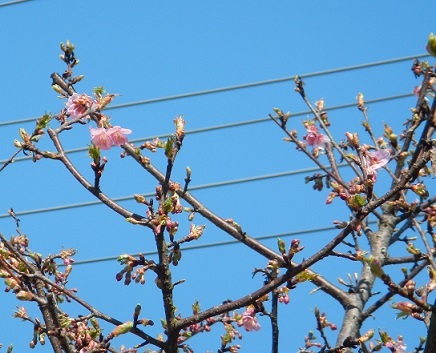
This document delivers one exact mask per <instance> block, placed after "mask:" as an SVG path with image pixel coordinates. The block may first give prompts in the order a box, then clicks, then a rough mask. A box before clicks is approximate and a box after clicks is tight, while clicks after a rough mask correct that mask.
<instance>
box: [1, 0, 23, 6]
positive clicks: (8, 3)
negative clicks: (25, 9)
mask: <svg viewBox="0 0 436 353" xmlns="http://www.w3.org/2000/svg"><path fill="white" fill-rule="evenodd" d="M27 1H30V0H15V1H8V2H3V3H0V7H3V6H8V5H18V4H20V3H22V2H27Z"/></svg>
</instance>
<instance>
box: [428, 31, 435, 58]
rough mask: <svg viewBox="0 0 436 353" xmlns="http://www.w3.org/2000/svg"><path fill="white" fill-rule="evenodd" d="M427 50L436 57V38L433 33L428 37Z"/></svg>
mask: <svg viewBox="0 0 436 353" xmlns="http://www.w3.org/2000/svg"><path fill="white" fill-rule="evenodd" d="M426 49H427V51H428V53H429V54H430V55H433V56H435V57H436V36H435V35H434V34H433V33H430V35H429V36H428V42H427V46H426Z"/></svg>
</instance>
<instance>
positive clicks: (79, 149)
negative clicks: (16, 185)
mask: <svg viewBox="0 0 436 353" xmlns="http://www.w3.org/2000/svg"><path fill="white" fill-rule="evenodd" d="M411 96H413V93H403V94H398V95H394V96H387V97H381V98H374V99H368V100H366V101H365V104H373V103H381V102H386V101H391V100H396V99H403V98H407V97H411ZM355 106H356V102H353V103H345V104H340V105H334V106H331V107H328V108H327V110H328V111H333V110H338V109H345V108H350V107H355ZM310 113H311V112H310V110H304V111H300V112H296V113H292V115H291V118H292V117H297V116H304V115H307V114H310ZM269 120H270V118H269V117H268V118H266V117H263V118H258V119H251V120H245V121H239V122H234V123H228V124H221V125H215V126H210V127H203V128H198V129H192V130H186V132H185V135H192V134H198V133H204V132H210V131H216V130H222V129H229V128H234V127H240V126H245V125H252V124H258V123H263V122H267V121H269ZM170 135H171V134H161V135H153V136H148V137H141V138H137V139H132V140H129V142H131V143H138V142H144V141H150V140H153V139H155V138H165V137H168V136H170ZM87 150H88V147H87V146H86V147H85V146H84V147H77V148H72V149H68V150H65V153H66V154H73V153H77V152H84V151H87ZM27 160H32V156H25V157H16V158H14V162H21V161H27ZM7 161H8V159H2V160H0V164H4V163H6V162H7Z"/></svg>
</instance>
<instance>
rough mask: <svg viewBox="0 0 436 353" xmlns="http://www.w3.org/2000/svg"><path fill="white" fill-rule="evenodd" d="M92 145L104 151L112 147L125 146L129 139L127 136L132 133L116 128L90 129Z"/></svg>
mask: <svg viewBox="0 0 436 353" xmlns="http://www.w3.org/2000/svg"><path fill="white" fill-rule="evenodd" d="M89 131H90V133H91V138H92V143H93V144H94V145H96V146H97V147H98V148H100V149H102V150H108V149H110V148H111V147H112V146H121V145H124V144H125V143H126V142H127V141H128V139H127V137H126V136H125V135H128V134H130V133H132V131H131V130H129V129H124V128H122V127H120V126H114V127H111V128H108V129H105V128H102V127H98V128H90V129H89Z"/></svg>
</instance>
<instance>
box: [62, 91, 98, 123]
mask: <svg viewBox="0 0 436 353" xmlns="http://www.w3.org/2000/svg"><path fill="white" fill-rule="evenodd" d="M96 108H97V102H96V101H95V100H94V99H92V98H91V97H90V96H88V95H86V94H78V93H73V94H72V95H71V96H70V97H69V98H68V101H67V102H66V103H65V109H66V110H67V114H68V115H69V116H70V117H71V118H72V119H76V118H81V117H83V116H85V115H87V114H89V113H91V112H94V111H95V110H96Z"/></svg>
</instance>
